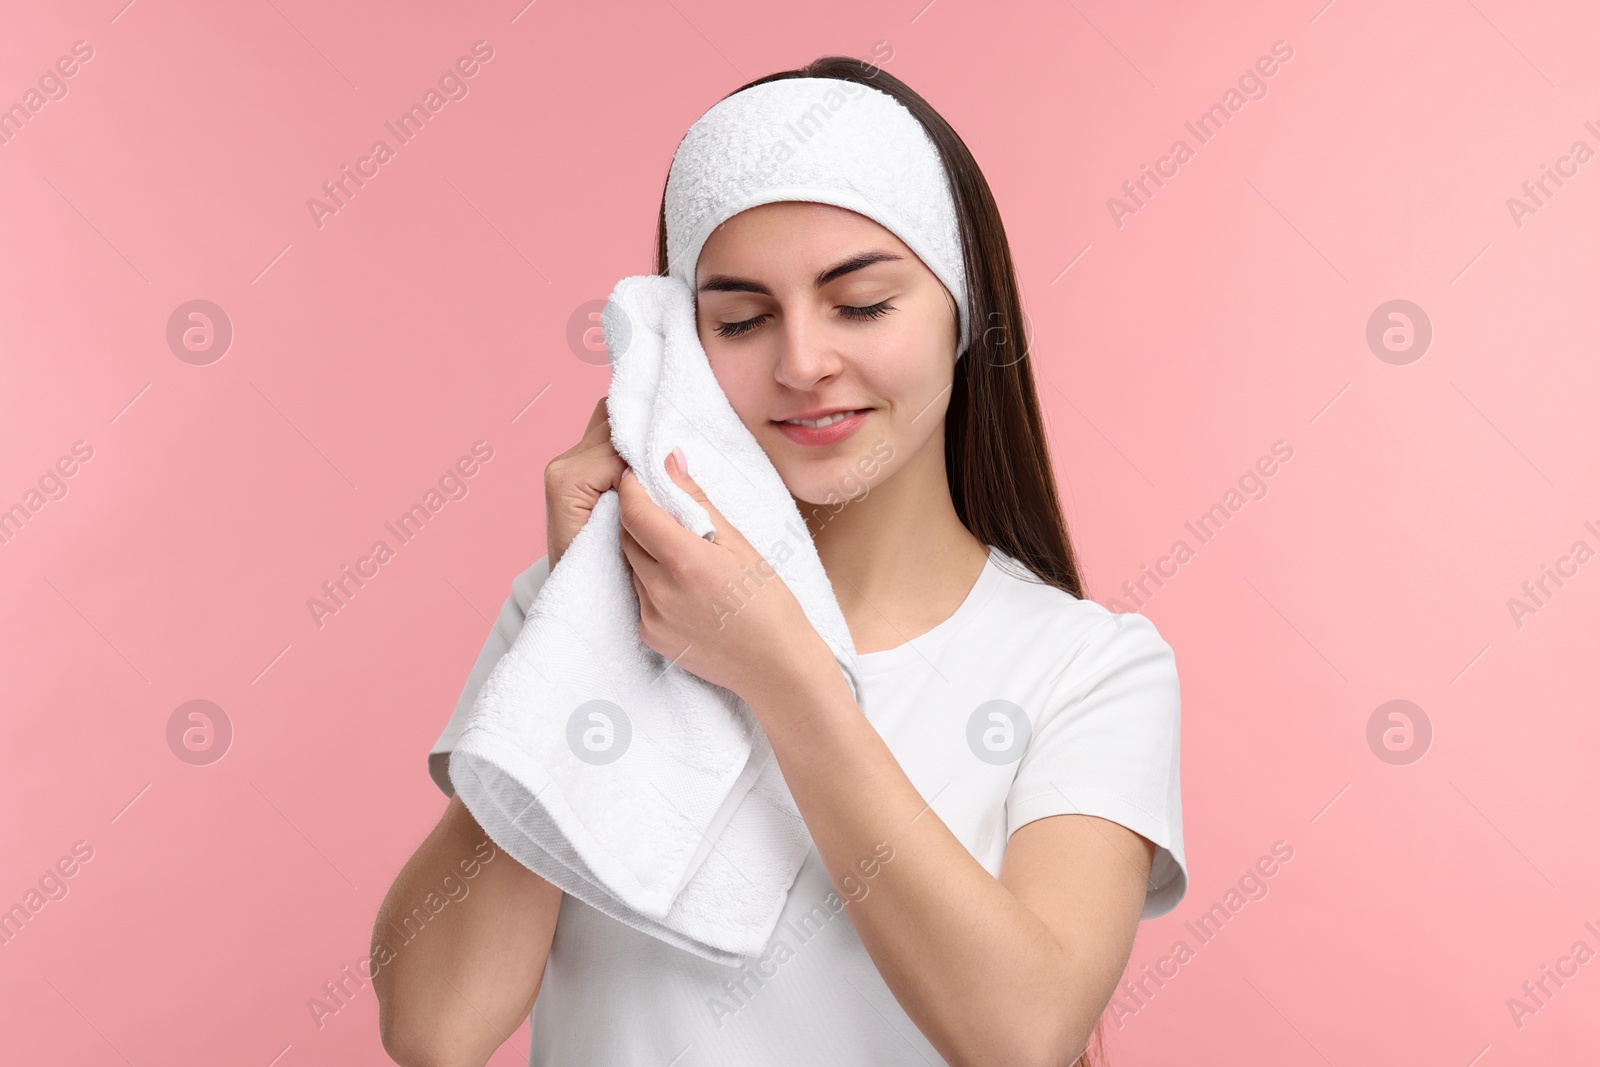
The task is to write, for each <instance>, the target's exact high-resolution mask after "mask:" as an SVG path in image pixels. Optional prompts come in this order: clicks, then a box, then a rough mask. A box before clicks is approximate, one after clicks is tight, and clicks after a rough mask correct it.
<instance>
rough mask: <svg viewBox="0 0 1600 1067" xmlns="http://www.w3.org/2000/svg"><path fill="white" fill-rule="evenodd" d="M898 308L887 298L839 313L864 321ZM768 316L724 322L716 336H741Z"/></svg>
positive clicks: (848, 308) (840, 309)
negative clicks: (867, 305) (868, 305)
mask: <svg viewBox="0 0 1600 1067" xmlns="http://www.w3.org/2000/svg"><path fill="white" fill-rule="evenodd" d="M898 310H899V309H898V308H896V307H895V306H894V305H893V304H891V303H889V302H888V301H887V300H882V301H879V302H878V303H876V304H873V305H871V306H870V307H847V306H841V307H840V308H839V312H840V314H842V315H843V316H844V317H845V318H847V319H852V320H854V321H857V322H865V321H867V320H869V319H876V318H881V317H882V316H884V315H886V314H888V313H889V312H891V311H898ZM769 317H770V316H767V315H757V316H756V317H755V318H753V319H745V320H744V321H743V322H724V323H722V324H721V325H720V326H718V327H717V336H718V337H739V336H742V335H743V334H746V333H749V332H750V331H751V330H753V329H755V328H756V327H757V326H759V325H760V324H761V322H762V320H764V319H767V318H769Z"/></svg>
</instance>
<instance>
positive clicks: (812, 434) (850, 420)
mask: <svg viewBox="0 0 1600 1067" xmlns="http://www.w3.org/2000/svg"><path fill="white" fill-rule="evenodd" d="M871 414H872V409H871V408H859V409H856V410H854V411H852V409H850V408H834V409H833V410H831V411H819V412H815V413H806V414H803V415H792V416H790V418H804V419H807V420H808V421H816V420H819V419H824V418H829V417H832V416H838V415H843V416H844V417H843V418H837V419H835V420H834V421H831V422H829V423H828V424H827V425H825V426H805V425H802V424H800V423H795V422H788V421H784V420H777V419H775V420H773V425H775V426H777V427H778V432H779V433H781V434H783V436H784V438H785V439H786V440H788V441H789V442H791V443H793V444H797V445H802V446H805V447H810V448H820V447H823V446H826V445H832V444H837V443H839V442H840V441H843V440H844V439H845V438H847V437H849V436H850V435H851V434H853V433H855V432H856V431H857V430H859V429H860V428H861V425H862V424H863V423H865V422H866V421H867V417H868V416H869V415H871Z"/></svg>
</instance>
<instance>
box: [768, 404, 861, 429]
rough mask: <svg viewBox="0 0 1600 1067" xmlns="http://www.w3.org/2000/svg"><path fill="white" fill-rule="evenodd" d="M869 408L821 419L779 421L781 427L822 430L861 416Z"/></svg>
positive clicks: (835, 413)
mask: <svg viewBox="0 0 1600 1067" xmlns="http://www.w3.org/2000/svg"><path fill="white" fill-rule="evenodd" d="M866 410H868V409H867V408H856V409H854V410H852V411H835V412H834V413H833V414H832V415H824V416H823V417H822V418H820V419H781V420H777V422H778V425H779V426H806V427H810V428H811V429H813V430H820V429H822V428H823V427H825V426H832V425H833V424H834V423H836V422H843V421H844V420H845V419H848V418H849V417H850V416H852V415H857V414H860V413H861V412H863V411H866Z"/></svg>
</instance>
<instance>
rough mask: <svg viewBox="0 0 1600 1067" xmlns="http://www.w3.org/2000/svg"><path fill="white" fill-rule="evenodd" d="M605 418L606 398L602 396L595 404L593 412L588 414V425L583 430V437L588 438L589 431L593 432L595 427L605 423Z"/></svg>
mask: <svg viewBox="0 0 1600 1067" xmlns="http://www.w3.org/2000/svg"><path fill="white" fill-rule="evenodd" d="M607 417H608V415H607V411H606V398H605V397H603V396H602V397H601V398H600V399H599V400H597V401H596V402H595V405H594V411H592V412H590V414H589V425H587V426H585V427H584V428H583V435H584V436H585V437H587V436H589V431H590V430H593V429H594V428H595V427H596V426H599V425H600V424H601V423H602V422H605V421H606V420H607Z"/></svg>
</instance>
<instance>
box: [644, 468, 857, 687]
mask: <svg viewBox="0 0 1600 1067" xmlns="http://www.w3.org/2000/svg"><path fill="white" fill-rule="evenodd" d="M665 466H666V470H667V475H668V477H670V478H671V479H672V480H673V482H674V483H676V484H677V485H678V486H679V487H680V488H682V489H683V490H684V491H685V492H687V493H688V494H689V495H690V496H692V497H694V499H695V500H697V501H699V503H700V506H701V507H703V508H705V509H706V513H707V514H709V515H710V516H711V521H712V522H713V524H715V526H716V531H717V536H716V540H715V541H707V540H705V539H704V538H701V537H697V536H696V535H695V534H694V532H693V531H691V530H687V529H685V528H684V527H683V526H682V525H681V524H680V523H679V522H678V520H677V519H675V518H673V517H672V515H671V513H669V512H668V511H667V510H666V509H664V508H662V507H661V506H660V505H659V504H657V503H656V502H655V501H654V500H651V499H650V494H649V493H647V492H645V488H644V486H643V485H641V484H640V483H639V479H638V476H637V475H635V474H634V473H633V471H632V470H631V469H629V470H628V471H626V472H624V473H623V476H622V479H621V481H620V482H619V483H618V484H617V496H618V500H619V503H620V505H621V513H622V533H621V544H622V551H623V554H624V555H625V556H626V557H627V560H628V565H629V568H630V570H631V571H632V577H633V591H634V592H635V593H636V594H637V595H638V597H639V638H640V640H642V641H643V642H644V643H645V644H646V645H648V646H649V647H650V648H652V649H654V650H655V651H656V652H659V653H660V654H661V655H663V656H665V657H666V658H667V659H668V660H669V661H672V662H675V663H676V665H677V666H679V667H682V668H684V669H685V670H687V671H689V672H690V673H692V674H695V675H697V676H699V677H700V678H703V679H705V680H706V681H708V682H711V683H713V684H715V685H720V686H722V687H724V688H726V689H729V690H732V691H733V692H734V693H737V694H738V695H739V696H740V697H741V698H743V699H744V701H745V702H746V703H747V704H751V705H752V706H754V705H756V704H757V703H759V700H758V697H759V696H760V695H762V694H764V693H768V692H774V691H781V689H783V688H786V687H792V686H793V685H794V684H796V683H798V682H799V681H801V680H802V679H804V678H805V677H806V676H807V675H810V674H813V673H814V672H815V670H816V669H817V666H818V665H819V664H827V665H831V664H833V662H834V660H833V653H832V651H831V650H829V648H828V646H827V643H826V642H824V641H823V640H822V637H821V636H820V635H819V634H818V633H817V631H816V628H815V627H813V626H812V625H811V620H810V619H809V618H807V617H806V613H805V611H804V610H803V609H802V608H801V607H800V602H799V600H797V599H796V598H795V595H794V593H793V592H791V591H790V589H789V587H788V586H787V585H785V584H784V581H783V579H782V578H780V577H779V576H778V573H777V571H776V570H774V569H773V567H772V565H771V564H769V563H768V562H767V561H766V559H765V558H763V557H762V555H761V553H760V552H758V551H757V550H756V548H755V546H754V545H752V544H751V543H750V542H749V541H747V540H745V538H744V535H743V534H741V533H740V532H739V531H738V529H736V528H735V527H734V525H733V524H732V523H730V522H729V521H728V520H727V519H726V518H724V517H723V515H722V513H721V512H720V511H718V510H717V509H716V508H715V507H714V506H712V504H711V501H710V500H709V499H708V498H707V497H706V494H705V491H704V490H703V489H701V488H700V486H699V485H698V484H696V483H695V481H694V480H693V479H692V478H690V477H689V475H688V473H687V472H684V471H681V470H679V469H678V467H677V463H676V461H675V460H674V459H673V457H672V456H671V455H668V457H667V459H666V463H665Z"/></svg>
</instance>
